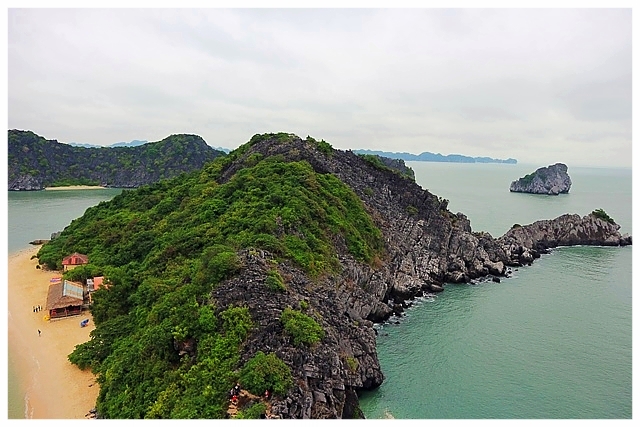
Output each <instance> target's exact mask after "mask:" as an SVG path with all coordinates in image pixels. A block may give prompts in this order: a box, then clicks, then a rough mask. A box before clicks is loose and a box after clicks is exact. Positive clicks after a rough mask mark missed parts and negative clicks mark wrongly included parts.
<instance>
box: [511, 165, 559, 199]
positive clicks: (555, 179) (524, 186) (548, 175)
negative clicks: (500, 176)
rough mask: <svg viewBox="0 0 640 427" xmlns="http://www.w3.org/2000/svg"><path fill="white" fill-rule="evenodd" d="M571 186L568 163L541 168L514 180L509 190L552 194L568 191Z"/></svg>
mask: <svg viewBox="0 0 640 427" xmlns="http://www.w3.org/2000/svg"><path fill="white" fill-rule="evenodd" d="M570 188H571V178H570V177H569V174H568V173H567V165H565V164H564V163H556V164H555V165H551V166H547V167H545V168H539V169H537V170H536V171H535V172H533V173H530V174H529V175H525V176H523V177H522V178H520V179H518V180H516V181H513V182H512V183H511V186H510V187H509V191H511V192H514V193H533V194H551V195H554V196H557V195H558V194H560V193H568V192H569V189H570Z"/></svg>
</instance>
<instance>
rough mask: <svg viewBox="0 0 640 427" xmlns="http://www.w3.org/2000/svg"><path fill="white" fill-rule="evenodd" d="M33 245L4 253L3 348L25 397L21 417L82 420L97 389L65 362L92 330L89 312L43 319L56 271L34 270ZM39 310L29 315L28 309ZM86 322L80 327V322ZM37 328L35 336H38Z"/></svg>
mask: <svg viewBox="0 0 640 427" xmlns="http://www.w3.org/2000/svg"><path fill="white" fill-rule="evenodd" d="M39 248H40V247H39V246H35V247H33V248H28V249H24V250H21V251H19V252H16V253H12V254H9V257H8V258H9V260H8V264H7V267H8V276H9V286H8V288H9V289H8V302H9V303H8V311H9V313H8V350H9V353H10V355H11V359H12V364H13V365H12V369H13V371H14V372H15V373H16V374H17V377H18V381H19V386H20V388H21V390H22V391H23V393H24V396H25V418H33V419H84V418H85V415H87V414H88V412H89V410H91V409H92V408H94V407H95V402H96V399H97V397H98V392H99V386H98V384H97V383H96V381H95V376H94V375H93V374H92V373H91V371H90V370H86V371H82V370H80V369H79V368H78V367H77V366H75V365H72V364H71V362H69V360H68V359H67V356H68V355H69V353H71V352H72V351H73V350H74V348H75V346H76V345H77V344H80V343H83V342H86V341H88V340H89V333H90V332H91V331H92V330H93V329H94V325H93V319H92V318H91V315H90V314H89V312H84V313H83V314H82V315H81V316H72V317H69V318H65V319H59V320H50V321H47V320H45V319H44V317H45V315H46V314H47V312H46V310H45V308H44V307H45V304H46V301H47V292H48V288H49V279H51V278H52V277H60V276H61V274H60V272H52V271H43V270H40V269H36V265H37V260H36V259H35V258H34V259H31V257H32V256H33V255H35V254H36V253H37V252H38V250H39ZM36 305H40V306H42V311H39V312H34V311H33V307H34V306H36ZM87 318H88V319H89V325H88V326H86V327H84V328H82V327H80V321H81V320H83V319H87ZM38 330H40V331H41V334H40V335H39V334H38Z"/></svg>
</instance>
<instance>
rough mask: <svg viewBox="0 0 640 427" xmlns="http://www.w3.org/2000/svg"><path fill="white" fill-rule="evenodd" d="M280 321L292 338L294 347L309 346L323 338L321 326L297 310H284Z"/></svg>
mask: <svg viewBox="0 0 640 427" xmlns="http://www.w3.org/2000/svg"><path fill="white" fill-rule="evenodd" d="M280 321H281V322H282V325H283V326H284V329H285V330H286V331H287V332H288V333H289V334H290V335H291V336H292V337H293V343H294V344H295V345H301V344H304V345H309V346H311V345H313V344H316V343H318V342H320V340H322V338H324V330H323V329H322V326H320V325H319V324H318V322H316V321H315V319H314V318H313V317H311V316H307V315H306V314H304V313H302V312H300V311H298V310H293V309H291V308H285V309H284V311H283V312H282V316H280Z"/></svg>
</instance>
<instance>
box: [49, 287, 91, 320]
mask: <svg viewBox="0 0 640 427" xmlns="http://www.w3.org/2000/svg"><path fill="white" fill-rule="evenodd" d="M83 303H84V289H83V286H82V284H81V283H75V282H70V281H68V280H63V281H61V282H59V283H53V284H52V285H50V286H49V293H48V294H47V305H46V309H47V311H48V312H49V318H50V319H55V318H58V317H66V316H74V315H78V314H81V313H82V304H83Z"/></svg>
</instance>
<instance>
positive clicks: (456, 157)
mask: <svg viewBox="0 0 640 427" xmlns="http://www.w3.org/2000/svg"><path fill="white" fill-rule="evenodd" d="M352 151H353V152H354V153H356V154H375V155H378V156H382V157H388V158H390V159H400V160H404V161H411V162H449V163H506V164H510V165H515V164H517V163H518V161H517V160H516V159H512V158H508V159H506V160H503V159H492V158H491V157H470V156H463V155H462V154H448V155H446V156H443V155H442V154H440V153H436V154H434V153H430V152H428V151H425V152H423V153H421V154H411V153H392V152H389V151H373V150H352Z"/></svg>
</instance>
